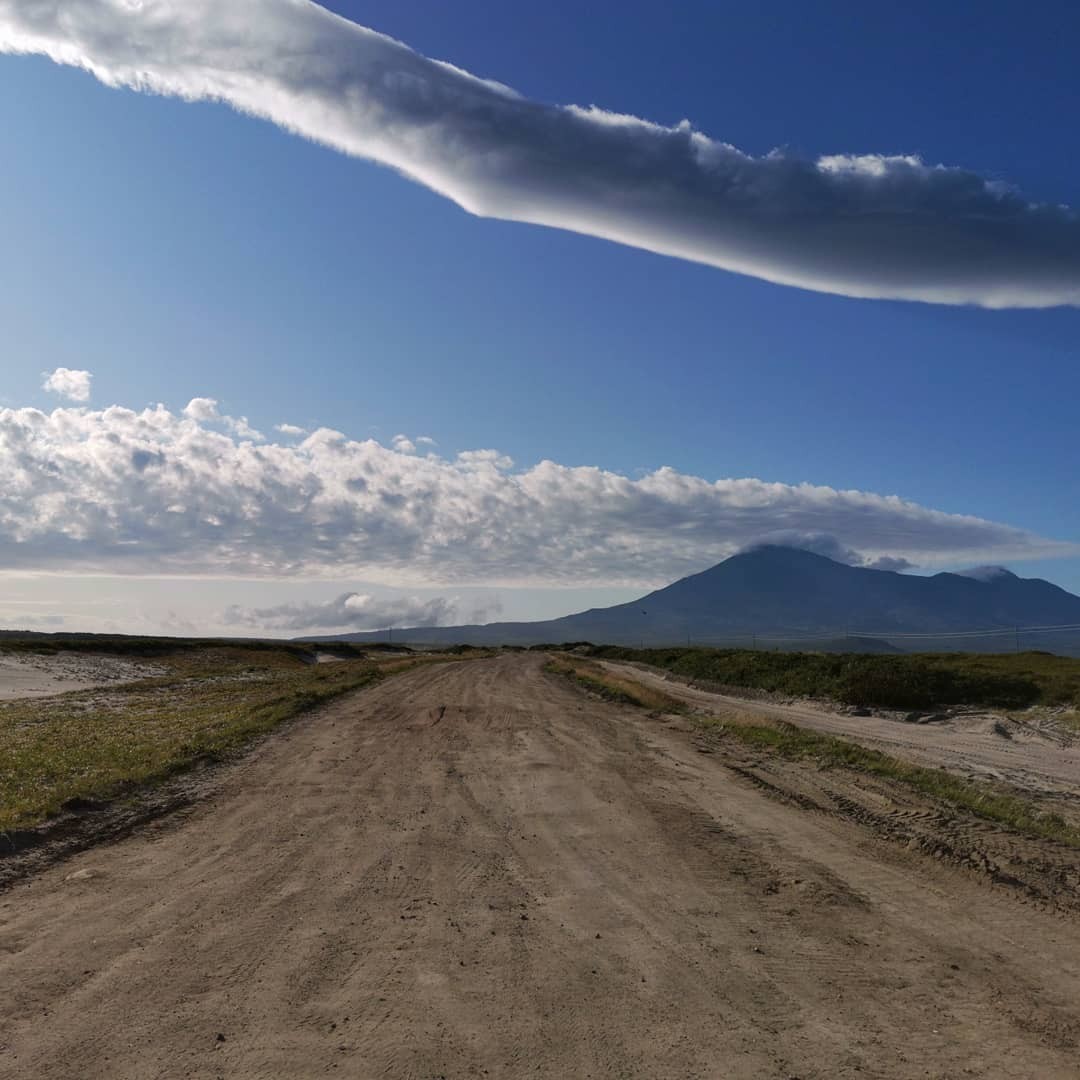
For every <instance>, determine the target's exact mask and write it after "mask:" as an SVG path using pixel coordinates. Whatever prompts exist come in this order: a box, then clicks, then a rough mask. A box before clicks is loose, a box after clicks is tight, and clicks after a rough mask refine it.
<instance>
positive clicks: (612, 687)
mask: <svg viewBox="0 0 1080 1080" xmlns="http://www.w3.org/2000/svg"><path fill="white" fill-rule="evenodd" d="M544 670H545V671H547V672H550V673H551V674H553V675H562V676H563V677H564V678H567V679H570V680H571V681H572V682H575V683H577V685H578V686H580V687H582V689H584V690H588V691H589V692H590V693H592V694H596V695H597V696H599V697H602V698H604V700H605V701H614V702H618V703H621V704H623V705H635V706H637V707H638V708H640V709H649V710H650V711H652V712H670V713H679V712H684V711H685V709H686V706H685V705H683V704H682V702H680V701H676V700H675V699H674V698H673V697H669V696H668V695H667V694H665V693H663V691H661V690H654V689H653V688H652V687H650V686H644V685H643V684H642V683H639V682H637V681H636V680H635V679H631V678H623V677H622V676H620V675H615V674H613V673H612V672H610V671H607V670H606V669H604V668H602V667H600V666H599V665H598V664H594V663H592V662H591V661H589V660H582V659H579V658H578V657H569V656H560V657H558V659H553V660H549V661H548V662H547V663H546V664H545V665H544Z"/></svg>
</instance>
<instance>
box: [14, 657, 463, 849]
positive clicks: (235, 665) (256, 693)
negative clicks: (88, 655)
mask: <svg viewBox="0 0 1080 1080" xmlns="http://www.w3.org/2000/svg"><path fill="white" fill-rule="evenodd" d="M440 659H445V658H441V657H437V656H428V657H410V658H407V659H402V658H400V657H392V658H388V659H385V660H384V659H366V658H365V659H352V660H343V661H341V662H338V663H332V664H314V663H311V662H310V660H311V657H310V656H309V655H307V654H305V653H304V652H303V651H298V650H296V649H295V648H291V647H282V648H280V649H274V648H266V647H262V646H259V647H247V646H233V645H216V646H211V647H208V648H204V649H199V650H195V649H191V650H188V649H185V650H182V651H180V652H179V653H177V654H176V655H173V656H166V657H162V658H160V659H158V660H157V662H158V663H159V664H160V665H161V666H162V667H164V668H165V669H166V671H167V673H166V674H165V675H163V676H160V677H155V678H150V679H141V680H139V681H137V682H132V683H126V684H123V685H120V686H112V687H109V688H107V689H102V688H99V689H96V690H85V691H79V692H76V693H70V694H63V695H60V696H57V697H52V698H44V699H39V700H33V701H26V700H24V701H13V702H8V703H3V704H0V833H3V832H9V831H13V830H16V829H25V828H29V827H31V826H33V825H36V824H39V823H40V822H42V821H44V820H46V819H48V818H50V817H52V816H55V815H56V814H57V813H59V812H60V811H61V810H62V809H63V808H64V807H65V805H68V804H70V803H71V802H72V800H85V801H89V802H101V801H105V800H109V799H115V798H117V797H123V796H125V795H128V794H132V793H134V791H135V790H136V789H137V788H138V787H139V786H141V785H145V784H150V783H155V782H159V781H162V780H165V779H167V778H168V777H170V776H173V775H175V774H177V773H180V772H183V771H185V770H187V769H189V768H190V767H191V766H192V765H193V764H194V763H196V762H199V761H213V760H221V759H223V758H225V757H227V756H228V755H230V754H232V753H235V752H236V751H237V750H238V749H240V748H241V747H242V746H243V745H244V744H245V743H247V742H249V741H250V740H252V739H253V738H255V737H257V736H259V735H261V734H263V733H265V732H268V731H270V730H271V729H272V728H274V727H276V726H277V725H278V724H280V723H282V722H283V721H285V720H288V719H290V718H292V717H294V716H296V715H298V714H299V713H301V712H304V711H305V710H307V709H310V708H313V707H314V706H316V705H320V704H322V703H324V702H327V701H330V700H332V699H334V698H336V697H339V696H341V695H342V694H345V693H348V692H350V691H352V690H357V689H359V688H361V687H364V686H369V685H371V684H372V683H374V682H377V681H378V680H380V679H382V678H384V677H386V676H387V675H388V674H391V673H393V672H400V671H404V670H407V669H409V668H411V667H415V666H417V665H418V664H425V663H432V662H435V661H437V660H440Z"/></svg>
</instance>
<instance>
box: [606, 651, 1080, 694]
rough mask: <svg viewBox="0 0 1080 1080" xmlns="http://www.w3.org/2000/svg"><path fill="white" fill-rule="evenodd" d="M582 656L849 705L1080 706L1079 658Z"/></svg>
mask: <svg viewBox="0 0 1080 1080" xmlns="http://www.w3.org/2000/svg"><path fill="white" fill-rule="evenodd" d="M589 655H590V656H595V657H598V658H602V659H608V660H637V661H642V662H644V663H646V664H652V665H653V666H655V667H660V668H665V669H666V670H668V671H671V672H673V673H675V674H677V675H682V676H684V677H686V678H689V679H694V680H697V681H701V682H708V683H714V684H720V685H724V686H732V687H742V688H750V689H757V690H768V691H774V692H777V693H782V694H790V695H793V696H797V697H817V698H828V699H830V700H833V701H839V702H843V703H844V704H847V705H855V706H866V707H879V708H897V709H932V708H935V707H938V706H942V705H979V706H990V707H997V708H1007V709H1022V708H1027V707H1028V706H1030V705H1035V704H1045V705H1056V704H1071V703H1074V702H1075V703H1080V660H1078V659H1074V658H1070V657H1063V656H1052V655H1051V654H1049V653H1041V652H1026V653H1017V654H1008V655H984V654H978V653H922V654H911V655H900V656H895V655H884V656H883V655H869V654H864V653H829V654H826V653H780V652H764V651H755V650H751V649H682V648H678V649H625V648H619V647H616V646H594V647H593V648H591V649H590V650H589Z"/></svg>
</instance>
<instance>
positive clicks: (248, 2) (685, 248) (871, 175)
mask: <svg viewBox="0 0 1080 1080" xmlns="http://www.w3.org/2000/svg"><path fill="white" fill-rule="evenodd" d="M0 50H2V51H7V52H12V53H39V54H43V55H46V56H49V57H51V58H52V59H53V60H55V61H56V62H58V63H62V64H70V65H76V66H78V67H82V68H85V69H86V70H88V71H90V72H92V73H93V74H94V75H95V76H97V77H98V78H99V79H101V80H102V81H103V82H105V83H107V84H109V85H112V86H127V87H132V88H135V89H139V90H149V91H153V92H157V93H163V94H172V95H177V96H180V97H183V98H187V99H190V100H195V99H210V100H219V101H224V102H227V103H229V104H230V105H232V106H233V107H235V108H237V109H239V110H241V111H243V112H246V113H250V114H253V115H257V116H260V117H264V118H266V119H268V120H271V121H273V122H274V123H277V124H279V125H280V126H282V127H283V128H286V129H287V130H289V131H293V132H296V133H298V134H301V135H304V136H306V137H308V138H311V139H315V140H317V141H319V142H322V143H324V144H326V145H329V146H332V147H335V148H337V149H338V150H341V151H343V152H345V153H347V154H352V155H354V156H356V157H362V158H366V159H369V160H372V161H377V162H381V163H383V164H385V165H389V166H391V167H393V168H395V169H397V170H399V171H401V172H402V173H404V174H406V175H408V176H410V177H412V178H413V179H414V180H417V181H419V182H420V183H422V184H425V185H426V186H428V187H429V188H432V189H433V190H435V191H437V192H439V193H441V194H442V195H445V196H446V197H448V198H450V199H452V200H454V201H455V202H456V203H458V204H459V205H460V206H462V207H464V208H465V209H466V210H468V211H470V212H472V213H474V214H479V215H483V216H488V217H496V218H504V219H510V220H515V221H524V222H532V223H534V224H540V225H549V226H554V227H557V228H562V229H568V230H571V231H574V232H579V233H584V234H588V235H591V236H597V237H603V238H605V239H608V240H613V241H616V242H619V243H623V244H628V245H631V246H634V247H639V248H644V249H647V250H649V251H654V252H658V253H661V254H665V255H672V256H676V257H679V258H684V259H689V260H693V261H696V262H700V263H706V264H708V265H711V266H716V267H719V268H721V269H725V270H730V271H734V272H737V273H741V274H749V275H752V276H755V277H759V278H764V279H766V280H769V281H773V282H778V283H782V284H786V285H794V286H799V287H802V288H807V289H815V290H818V291H822V292H830V293H839V294H843V295H846V296H854V297H879V298H894V299H905V300H922V301H929V302H935V303H945V304H965V303H970V304H978V305H983V306H986V307H1048V306H1053V305H1061V304H1070V305H1080V218H1078V216H1077V214H1076V213H1075V212H1074V211H1072V210H1070V209H1068V208H1066V207H1060V206H1051V205H1043V204H1034V203H1031V202H1030V201H1028V200H1026V199H1024V198H1022V197H1021V196H1020V195H1019V194H1017V193H1016V192H1014V191H1012V190H1011V189H1009V188H1008V187H1006V186H1005V185H1003V184H1001V183H999V182H997V181H993V180H986V179H984V178H982V177H980V176H978V175H977V174H975V173H973V172H970V171H967V170H964V169H960V168H946V167H943V166H939V165H927V164H925V163H923V162H922V161H921V160H920V159H919V158H917V157H914V156H911V155H902V154H901V155H896V154H893V155H888V154H860V155H838V154H833V155H828V156H824V157H820V158H818V159H816V160H806V159H801V158H798V157H794V156H792V155H789V154H785V153H781V152H774V153H772V154H769V155H767V156H765V157H760V158H755V157H751V156H749V155H747V154H744V153H742V152H740V151H739V150H737V149H736V148H735V147H733V146H730V145H728V144H726V143H723V142H720V141H717V140H715V139H712V138H710V137H708V136H706V135H704V134H703V133H701V132H698V131H696V130H694V129H693V127H692V126H691V125H690V124H689V123H688V122H683V123H681V124H678V125H675V126H674V127H666V126H663V125H660V124H654V123H650V122H648V121H645V120H641V119H638V118H636V117H632V116H623V115H619V114H616V113H611V112H606V111H603V110H601V109H598V108H595V107H590V108H580V107H577V106H554V105H547V104H543V103H538V102H534V101H529V100H527V99H525V98H523V97H521V96H520V95H518V94H516V93H515V92H514V91H512V90H510V89H509V88H507V87H506V86H503V85H501V84H500V83H496V82H493V81H490V80H485V79H479V78H477V77H475V76H473V75H470V74H468V73H467V72H464V71H461V70H460V69H458V68H455V67H453V66H452V65H450V64H446V63H442V62H439V61H435V60H430V59H427V58H426V57H423V56H420V55H419V54H417V53H415V52H414V51H412V50H411V49H409V48H408V47H407V46H406V45H403V44H402V43H400V42H397V41H394V40H393V39H391V38H388V37H386V36H384V35H382V34H378V33H376V32H374V31H372V30H369V29H366V28H364V27H361V26H358V25H356V24H355V23H352V22H349V21H348V20H346V19H344V18H341V17H340V16H337V15H334V14H332V13H331V12H329V11H327V10H326V9H324V8H322V7H320V6H318V5H317V4H314V3H311V2H309V0H137V2H136V0H64V3H62V4H61V3H58V2H55V0H54V2H47V0H0Z"/></svg>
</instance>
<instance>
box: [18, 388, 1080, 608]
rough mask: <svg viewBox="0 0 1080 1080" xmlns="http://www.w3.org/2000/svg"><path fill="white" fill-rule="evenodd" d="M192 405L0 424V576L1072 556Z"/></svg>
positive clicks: (974, 521)
mask: <svg viewBox="0 0 1080 1080" xmlns="http://www.w3.org/2000/svg"><path fill="white" fill-rule="evenodd" d="M211 405H212V402H209V399H206V398H196V399H195V401H194V402H192V403H191V404H189V405H188V406H187V407H186V408H185V409H184V410H183V412H182V413H180V414H177V413H173V412H171V411H170V410H169V409H167V408H165V407H164V406H162V405H158V406H156V407H155V408H152V409H144V410H142V411H134V410H131V409H126V408H123V407H121V406H118V405H114V406H111V407H109V408H106V409H101V410H91V409H86V408H59V409H56V410H55V411H53V412H52V413H45V412H42V411H40V410H38V409H32V408H22V409H10V408H8V409H0V475H2V476H3V477H4V484H3V485H2V487H0V570H23V571H31V570H43V571H47V570H55V571H65V572H72V571H78V572H84V573H85V572H103V573H114V574H115V573H150V574H179V575H198V574H215V575H220V576H231V577H237V578H241V577H253V576H254V577H260V576H261V577H281V576H300V575H308V576H322V577H326V578H331V577H333V578H336V579H338V580H341V579H354V580H362V581H369V582H372V583H373V584H382V585H392V586H397V587H400V586H411V587H417V586H420V585H428V586H433V587H443V586H445V584H446V583H448V582H453V583H454V585H455V587H458V586H465V585H468V584H475V585H507V586H509V585H543V586H547V585H571V584H587V585H590V586H601V585H603V586H615V585H619V586H621V585H627V586H630V585H633V586H653V585H658V584H662V583H665V582H668V581H671V580H673V579H675V578H677V577H680V576H682V575H683V574H686V573H689V572H692V571H695V570H700V569H702V568H704V567H705V566H708V565H709V564H710V563H713V562H716V561H718V560H720V559H722V558H725V557H726V556H728V555H730V554H732V553H734V552H735V551H737V550H739V549H740V548H741V547H743V546H745V545H746V544H748V543H751V542H753V541H755V540H758V539H760V538H762V537H766V538H773V539H775V538H776V537H777V536H779V535H788V536H791V535H796V536H800V537H803V538H804V539H805V537H806V535H807V534H827V537H828V539H827V541H826V540H821V543H828V544H831V545H833V547H832V548H831V550H834V551H843V552H846V553H847V555H846V557H850V558H851V559H853V560H859V561H862V562H863V563H864V564H874V562H875V560H881V559H889V560H906V561H907V562H909V563H916V564H918V565H921V566H936V565H957V564H961V563H989V562H995V563H996V562H1005V561H1008V560H1013V559H1035V558H1045V557H1053V556H1055V555H1076V554H1078V553H1080V545H1077V544H1075V543H1067V542H1061V541H1055V540H1048V539H1044V538H1042V537H1040V536H1037V535H1034V534H1032V533H1030V532H1027V531H1025V530H1023V529H1018V528H1014V527H1012V526H1009V525H1004V524H999V523H997V522H992V521H987V520H984V519H981V518H977V517H970V516H965V515H958V514H947V513H943V512H941V511H937V510H931V509H928V508H926V507H923V506H919V505H918V504H916V503H912V502H908V501H905V500H903V499H900V498H898V497H897V496H894V495H877V494H873V493H870V492H864V491H844V490H837V489H834V488H830V487H822V486H813V485H810V484H795V485H792V484H782V483H769V482H766V481H763V480H758V479H749V478H747V479H720V480H715V481H711V480H707V479H702V478H700V477H696V476H689V475H686V474H683V473H679V472H676V471H675V470H674V469H670V468H661V469H657V470H656V471H655V472H652V473H649V474H647V475H645V476H642V477H640V478H630V477H628V476H624V475H621V474H619V473H615V472H608V471H605V470H602V469H598V468H594V467H590V466H577V467H569V466H565V465H559V464H556V463H555V462H552V461H542V462H540V463H539V464H537V465H534V466H532V467H529V468H518V467H516V466H515V465H514V463H513V461H512V460H511V459H510V458H509V457H506V456H505V455H503V454H500V453H499V452H498V451H496V450H491V449H488V450H476V451H469V452H465V453H462V454H459V455H458V456H457V457H455V458H445V457H440V456H439V455H438V454H435V453H429V454H426V455H422V456H421V455H417V454H411V453H402V452H400V451H397V450H394V449H393V448H392V447H386V446H382V445H380V444H379V443H377V442H375V441H374V440H371V439H368V440H364V441H355V440H352V439H349V438H348V437H347V436H346V435H344V434H342V433H341V432H337V431H332V430H329V429H327V428H320V429H318V430H316V431H314V432H313V433H312V434H310V435H309V436H307V437H306V438H305V439H303V440H302V441H300V442H294V441H293V440H291V439H290V440H288V441H287V442H282V443H277V442H269V443H260V442H253V441H251V440H249V439H245V438H243V437H242V436H240V435H238V434H237V433H236V432H235V431H233V430H230V428H229V425H227V424H226V423H224V422H223V421H224V420H226V419H227V418H224V417H222V416H221V415H220V414H219V413H218V411H217V409H216V408H211ZM198 416H205V417H207V419H205V420H200V419H198V418H197V417H198ZM819 540H820V536H819ZM879 564H880V565H897V566H898V565H902V564H900V563H899V562H895V561H894V562H892V563H888V564H885V563H879Z"/></svg>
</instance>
